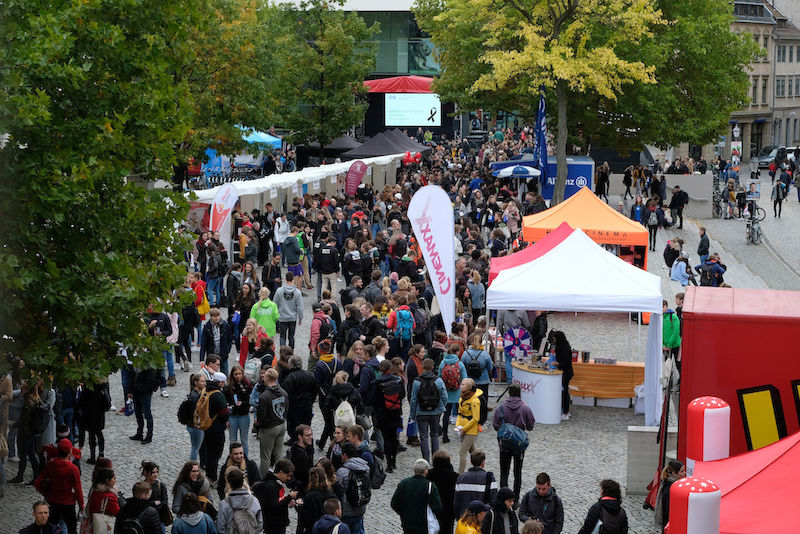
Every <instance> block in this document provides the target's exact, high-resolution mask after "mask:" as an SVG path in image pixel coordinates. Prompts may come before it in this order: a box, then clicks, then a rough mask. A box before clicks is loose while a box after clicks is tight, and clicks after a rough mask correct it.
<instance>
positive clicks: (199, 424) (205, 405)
mask: <svg viewBox="0 0 800 534" xmlns="http://www.w3.org/2000/svg"><path fill="white" fill-rule="evenodd" d="M214 393H217V390H213V391H208V390H207V389H204V390H203V392H202V393H201V394H200V397H199V398H198V399H197V405H196V406H195V408H194V428H196V429H197V430H203V431H206V430H208V429H209V428H211V425H212V424H213V423H214V419H216V418H217V416H216V415H215V416H214V417H211V415H210V414H209V411H208V409H209V407H210V404H211V396H212V395H213V394H214Z"/></svg>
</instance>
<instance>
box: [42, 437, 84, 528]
mask: <svg viewBox="0 0 800 534" xmlns="http://www.w3.org/2000/svg"><path fill="white" fill-rule="evenodd" d="M71 452H72V443H71V442H70V441H69V440H68V439H66V438H64V439H62V440H60V441H59V442H58V457H56V458H53V459H52V460H51V461H50V462H49V463H48V464H47V465H46V466H45V468H44V469H43V470H42V473H41V474H40V475H39V476H38V477H37V478H36V480H35V481H34V482H33V485H34V487H36V490H37V491H38V492H39V493H41V494H42V495H43V496H44V498H45V499H47V502H48V503H50V507H51V508H52V512H51V514H50V516H51V522H52V523H54V524H58V522H59V520H61V519H63V520H64V522H65V523H66V524H67V530H69V534H76V533H77V531H78V525H77V521H78V516H77V514H76V513H75V505H76V504H77V505H78V508H80V509H81V510H83V490H82V489H81V475H80V472H79V471H78V468H77V467H76V466H75V464H73V463H72V462H70V461H69V455H70V453H71Z"/></svg>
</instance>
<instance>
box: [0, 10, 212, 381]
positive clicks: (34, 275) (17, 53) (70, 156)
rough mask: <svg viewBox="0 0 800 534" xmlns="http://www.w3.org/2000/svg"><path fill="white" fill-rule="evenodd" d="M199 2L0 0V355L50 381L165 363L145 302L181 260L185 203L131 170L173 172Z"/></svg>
mask: <svg viewBox="0 0 800 534" xmlns="http://www.w3.org/2000/svg"><path fill="white" fill-rule="evenodd" d="M207 14H208V11H207V10H206V8H205V3H204V2H203V1H201V0H176V1H173V2H160V1H155V0H141V1H138V2H128V1H122V0H119V1H114V0H84V1H82V2H63V1H55V2H52V1H43V0H38V1H37V0H25V1H19V2H16V1H12V2H4V4H3V9H2V10H0V27H2V28H3V32H2V35H0V43H1V44H0V58H1V59H0V73H2V75H1V76H0V131H2V132H5V133H7V134H8V137H7V142H6V143H5V145H4V147H3V148H2V149H0V157H1V158H2V167H0V169H1V170H0V172H2V180H0V217H2V221H3V228H2V229H3V231H2V237H0V240H1V242H2V247H3V254H2V255H0V279H1V280H2V288H3V290H4V295H5V297H6V298H5V303H4V306H3V307H2V311H0V323H2V325H3V334H4V337H3V343H4V345H5V346H4V347H3V352H4V353H5V354H13V355H17V356H20V357H21V358H23V359H24V360H25V361H26V363H27V364H28V368H29V369H32V370H33V371H34V372H37V373H40V374H42V375H45V376H47V375H49V377H52V379H53V380H54V381H55V382H57V383H63V382H65V381H76V380H85V381H87V382H90V383H92V382H95V381H97V380H100V379H104V378H106V377H107V376H108V374H109V373H110V372H113V371H114V370H116V369H118V368H119V367H120V366H122V365H124V363H125V362H124V360H123V359H121V358H119V357H117V356H116V354H117V347H118V345H117V344H118V343H121V344H123V345H124V346H126V347H128V348H129V349H131V353H132V354H134V355H135V356H134V360H135V362H136V363H137V364H140V365H158V364H163V360H162V357H161V352H160V348H161V345H160V344H159V342H158V340H156V339H155V338H153V337H151V336H148V335H147V331H146V329H145V325H144V322H143V320H142V319H143V317H142V315H143V313H144V311H145V310H146V309H147V307H148V306H149V305H151V304H152V305H154V306H155V308H156V309H162V308H163V307H164V306H165V305H164V304H161V303H159V302H158V300H159V299H161V301H163V302H165V301H166V299H168V298H169V296H170V294H171V289H172V288H173V287H178V286H180V284H181V282H182V279H183V274H185V270H184V269H183V267H181V266H179V265H177V264H176V258H181V257H182V249H183V247H184V245H185V243H184V242H183V241H182V240H181V239H180V238H179V236H178V235H177V233H176V231H175V226H176V225H177V223H178V222H179V221H180V220H182V219H183V217H184V215H185V212H186V202H185V201H184V200H183V198H181V197H180V196H179V195H175V194H172V193H171V192H168V191H165V190H146V189H145V188H143V187H140V186H138V185H136V184H135V183H134V181H132V180H130V179H129V178H126V177H138V178H139V179H141V180H155V179H158V178H165V179H166V178H168V177H169V176H170V175H171V173H172V163H173V162H174V160H175V150H174V147H175V145H176V143H178V142H180V141H181V140H182V139H184V138H185V136H186V134H187V132H188V131H189V129H190V126H191V120H192V118H193V116H194V111H195V108H194V101H193V99H192V93H191V86H190V84H189V82H188V81H187V80H186V79H183V80H179V79H176V77H175V75H174V74H175V72H177V71H178V70H179V69H181V68H182V66H183V65H185V64H186V62H187V59H188V60H190V59H193V58H194V56H195V53H196V51H195V50H194V49H193V48H192V47H191V46H190V44H191V43H192V42H193V39H194V38H195V37H196V36H195V34H194V33H195V29H196V28H197V27H200V26H202V21H203V17H204V16H207Z"/></svg>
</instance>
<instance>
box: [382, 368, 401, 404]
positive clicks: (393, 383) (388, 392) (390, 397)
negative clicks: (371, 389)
mask: <svg viewBox="0 0 800 534" xmlns="http://www.w3.org/2000/svg"><path fill="white" fill-rule="evenodd" d="M379 386H380V392H381V395H382V396H383V408H384V409H385V410H402V409H403V398H402V392H403V381H402V380H400V378H398V377H396V376H395V377H392V378H391V379H389V380H381V381H380V383H379Z"/></svg>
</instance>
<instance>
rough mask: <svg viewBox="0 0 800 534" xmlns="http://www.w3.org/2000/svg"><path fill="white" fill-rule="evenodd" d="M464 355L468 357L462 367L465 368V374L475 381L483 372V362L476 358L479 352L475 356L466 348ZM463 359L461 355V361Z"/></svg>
mask: <svg viewBox="0 0 800 534" xmlns="http://www.w3.org/2000/svg"><path fill="white" fill-rule="evenodd" d="M465 355H466V356H469V358H470V359H469V361H468V362H466V363H464V367H466V368H467V376H468V377H470V378H471V379H473V380H475V381H477V380H478V379H480V377H481V375H482V374H483V364H482V363H481V362H480V360H479V359H478V358H479V357H480V353H478V356H475V355H474V354H472V352H470V351H469V350H467V351H466V352H465ZM463 360H464V358H463V357H462V361H463Z"/></svg>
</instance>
